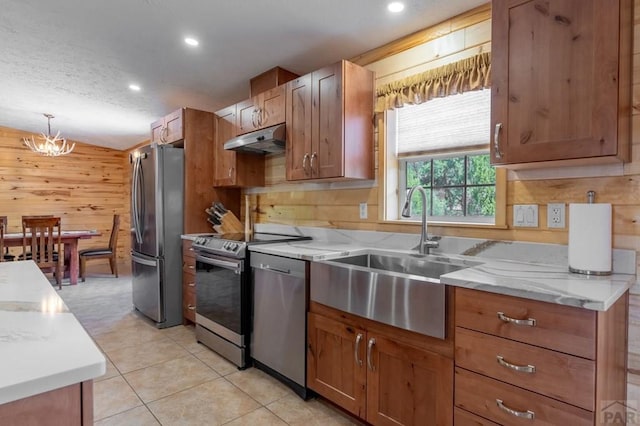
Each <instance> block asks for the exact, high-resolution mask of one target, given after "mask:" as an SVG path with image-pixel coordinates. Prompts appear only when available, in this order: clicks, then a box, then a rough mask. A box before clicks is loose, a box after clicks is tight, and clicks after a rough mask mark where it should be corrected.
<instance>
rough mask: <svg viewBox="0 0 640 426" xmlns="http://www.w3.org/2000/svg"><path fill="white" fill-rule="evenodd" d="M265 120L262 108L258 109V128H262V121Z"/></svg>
mask: <svg viewBox="0 0 640 426" xmlns="http://www.w3.org/2000/svg"><path fill="white" fill-rule="evenodd" d="M263 118H264V111H263V110H262V108H258V127H261V126H262V119H263Z"/></svg>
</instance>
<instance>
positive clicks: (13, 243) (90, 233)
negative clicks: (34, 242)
mask: <svg viewBox="0 0 640 426" xmlns="http://www.w3.org/2000/svg"><path fill="white" fill-rule="evenodd" d="M101 235H102V234H101V233H100V232H98V231H96V230H95V229H93V230H86V229H85V230H77V231H62V232H60V242H61V243H62V244H64V264H65V265H68V266H69V269H68V270H67V269H66V268H65V278H69V283H70V284H72V285H75V284H78V275H79V271H80V258H79V256H78V241H79V240H85V239H88V238H93V237H99V236H101ZM29 236H30V234H27V238H28V237H29ZM22 243H23V235H22V232H14V233H8V234H4V246H5V247H21V246H22Z"/></svg>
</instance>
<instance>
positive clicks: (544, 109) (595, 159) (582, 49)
mask: <svg viewBox="0 0 640 426" xmlns="http://www.w3.org/2000/svg"><path fill="white" fill-rule="evenodd" d="M491 9H492V63H491V73H492V83H491V91H492V99H491V126H492V127H491V129H492V132H491V133H492V136H491V137H492V140H491V162H492V164H494V165H505V166H509V167H513V168H518V167H540V166H551V165H556V166H559V165H570V164H595V163H605V162H620V161H629V155H630V152H629V141H630V136H629V134H630V102H631V86H630V74H631V40H632V38H631V18H632V13H631V1H630V0H612V1H601V0H553V1H539V0H529V1H524V0H523V1H510V0H495V1H493V2H492V3H491ZM563 160H569V161H563ZM559 162H560V163H559Z"/></svg>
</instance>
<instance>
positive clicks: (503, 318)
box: [498, 312, 536, 327]
mask: <svg viewBox="0 0 640 426" xmlns="http://www.w3.org/2000/svg"><path fill="white" fill-rule="evenodd" d="M498 318H500V320H501V321H504V322H510V323H511V324H515V325H526V326H528V327H535V326H536V320H534V319H533V318H527V319H515V318H511V317H508V316H506V315H505V314H504V313H503V312H498Z"/></svg>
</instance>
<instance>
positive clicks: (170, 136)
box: [164, 108, 184, 143]
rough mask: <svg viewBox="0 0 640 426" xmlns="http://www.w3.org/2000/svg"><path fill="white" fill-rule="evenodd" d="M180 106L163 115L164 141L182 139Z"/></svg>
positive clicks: (169, 141)
mask: <svg viewBox="0 0 640 426" xmlns="http://www.w3.org/2000/svg"><path fill="white" fill-rule="evenodd" d="M182 118H183V113H182V108H180V109H179V110H177V111H174V112H172V113H171V114H169V115H167V116H165V117H164V127H165V130H164V139H165V141H164V142H165V143H171V142H176V141H179V140H182V139H184V133H183V129H184V127H183V119H182Z"/></svg>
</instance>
